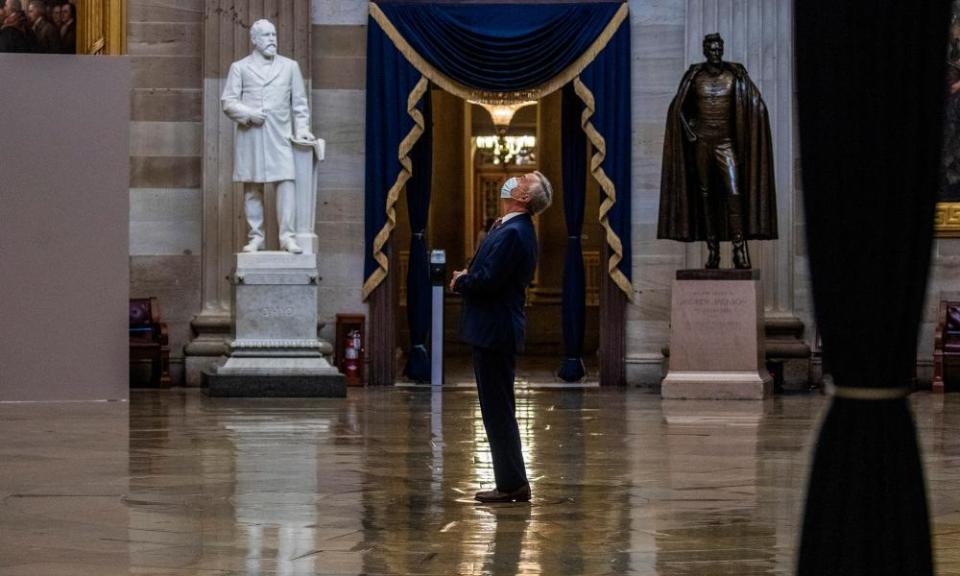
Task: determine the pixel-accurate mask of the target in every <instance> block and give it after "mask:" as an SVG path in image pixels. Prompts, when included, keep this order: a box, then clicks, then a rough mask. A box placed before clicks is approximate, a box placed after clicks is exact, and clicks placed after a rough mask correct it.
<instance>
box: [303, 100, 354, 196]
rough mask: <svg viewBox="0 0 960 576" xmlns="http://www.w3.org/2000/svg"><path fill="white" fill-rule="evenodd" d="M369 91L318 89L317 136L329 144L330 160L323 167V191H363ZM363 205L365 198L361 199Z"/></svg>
mask: <svg viewBox="0 0 960 576" xmlns="http://www.w3.org/2000/svg"><path fill="white" fill-rule="evenodd" d="M365 116H366V108H365V92H364V91H363V90H314V91H313V127H314V133H315V134H316V135H317V136H319V137H320V138H324V139H325V140H326V141H327V159H326V161H325V162H324V163H323V164H321V165H320V176H319V177H320V182H319V185H318V186H319V188H320V189H321V190H323V189H348V190H362V189H363V178H364V176H363V173H364V172H363V171H364V164H363V159H364V128H365V122H364V120H365ZM358 202H360V204H361V205H362V204H363V198H362V197H361V198H358Z"/></svg>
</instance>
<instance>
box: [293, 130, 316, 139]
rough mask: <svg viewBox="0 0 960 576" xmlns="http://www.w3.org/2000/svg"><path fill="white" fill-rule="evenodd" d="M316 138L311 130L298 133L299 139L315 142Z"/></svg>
mask: <svg viewBox="0 0 960 576" xmlns="http://www.w3.org/2000/svg"><path fill="white" fill-rule="evenodd" d="M316 139H317V137H316V136H314V135H313V134H312V133H311V132H310V131H309V130H304V131H303V132H300V133H299V134H297V140H304V141H309V142H313V141H314V140H316Z"/></svg>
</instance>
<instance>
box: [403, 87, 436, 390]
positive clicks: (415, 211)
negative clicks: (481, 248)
mask: <svg viewBox="0 0 960 576" xmlns="http://www.w3.org/2000/svg"><path fill="white" fill-rule="evenodd" d="M420 110H421V113H422V114H423V119H424V132H423V135H422V136H420V139H419V140H418V141H417V143H416V145H414V147H413V150H411V151H410V160H411V161H412V162H413V167H414V169H413V173H412V174H411V175H410V179H409V180H407V187H406V196H407V212H408V213H409V215H410V262H409V265H408V267H407V325H408V327H409V328H410V352H409V354H407V365H406V367H405V368H404V370H403V373H404V375H406V376H407V378H409V379H411V380H415V381H417V382H429V381H430V355H429V354H428V353H427V336H428V335H429V332H430V309H431V287H430V264H429V261H428V257H427V238H426V232H427V219H428V218H429V216H430V177H431V175H432V165H433V146H432V143H433V130H432V129H431V119H432V115H431V106H430V92H429V91H427V93H426V94H424V96H423V98H421V99H420Z"/></svg>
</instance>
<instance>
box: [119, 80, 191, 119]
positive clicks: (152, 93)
mask: <svg viewBox="0 0 960 576" xmlns="http://www.w3.org/2000/svg"><path fill="white" fill-rule="evenodd" d="M130 120H132V121H134V122H202V121H203V91H202V90H200V89H199V88H135V89H134V90H133V91H132V93H131V94H130Z"/></svg>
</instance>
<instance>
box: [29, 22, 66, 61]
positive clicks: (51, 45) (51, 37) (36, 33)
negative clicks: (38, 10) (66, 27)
mask: <svg viewBox="0 0 960 576" xmlns="http://www.w3.org/2000/svg"><path fill="white" fill-rule="evenodd" d="M31 30H32V33H33V37H34V38H35V42H36V51H37V52H40V53H43V54H59V53H60V31H59V30H57V28H56V26H54V25H53V24H51V23H49V22H47V21H46V19H44V18H39V19H38V20H37V21H36V22H34V23H33V26H32V27H31Z"/></svg>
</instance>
